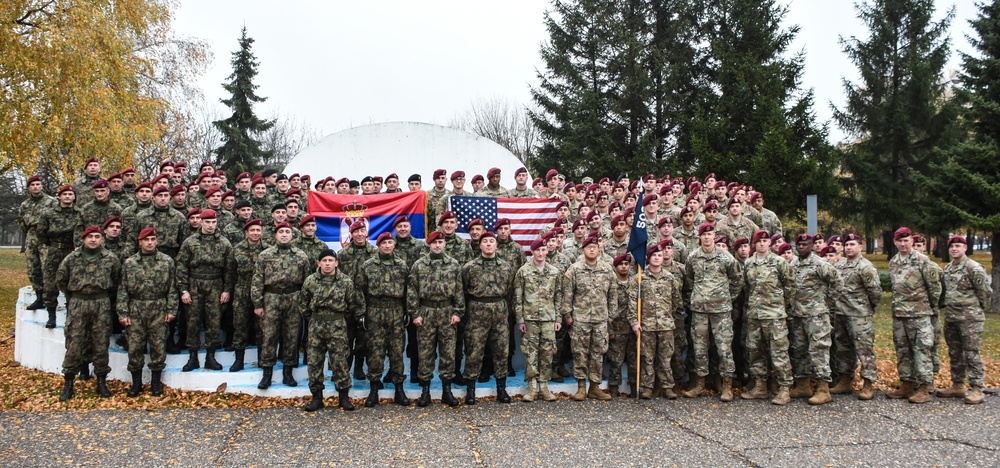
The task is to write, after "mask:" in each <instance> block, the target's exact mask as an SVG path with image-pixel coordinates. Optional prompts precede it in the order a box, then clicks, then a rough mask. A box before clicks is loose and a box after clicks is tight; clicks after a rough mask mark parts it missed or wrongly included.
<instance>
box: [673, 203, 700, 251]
mask: <svg viewBox="0 0 1000 468" xmlns="http://www.w3.org/2000/svg"><path fill="white" fill-rule="evenodd" d="M696 216H697V212H696V211H694V210H692V209H690V208H688V207H686V206H685V207H684V208H681V211H680V223H681V226H680V228H678V229H675V230H674V240H675V241H678V242H680V243H682V244H684V249H685V250H687V251H688V252H694V251H695V250H697V249H698V246H699V245H700V241H699V240H698V238H699V236H698V227H697V226H695V225H694V220H695V217H696ZM689 255H690V254H689ZM686 260H687V259H686V258H685V261H686Z"/></svg>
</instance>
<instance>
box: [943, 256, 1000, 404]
mask: <svg viewBox="0 0 1000 468" xmlns="http://www.w3.org/2000/svg"><path fill="white" fill-rule="evenodd" d="M944 284H945V288H944V291H945V292H944V301H943V302H942V304H941V306H942V308H943V309H944V319H945V324H944V339H945V342H946V343H948V360H949V361H950V362H951V381H952V382H954V383H956V384H959V385H964V384H965V378H966V376H968V378H969V386H970V387H973V388H977V387H979V388H981V387H982V386H983V380H984V379H985V377H986V371H985V369H984V368H983V356H982V355H981V354H980V352H979V349H980V347H982V336H983V323H984V322H985V320H986V316H985V315H984V312H985V311H987V310H990V305H991V302H990V301H991V299H992V294H993V292H992V288H991V285H990V277H989V276H988V275H987V274H986V270H985V269H984V268H983V266H982V265H980V264H979V263H978V262H976V261H974V260H972V259H971V258H969V257H963V258H962V260H961V261H959V262H956V261H954V260H952V261H951V263H949V264H948V266H946V267H945V269H944Z"/></svg>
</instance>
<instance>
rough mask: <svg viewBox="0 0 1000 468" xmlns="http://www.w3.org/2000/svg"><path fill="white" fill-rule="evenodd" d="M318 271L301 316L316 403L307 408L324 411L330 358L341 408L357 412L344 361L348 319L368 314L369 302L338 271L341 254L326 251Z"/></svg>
mask: <svg viewBox="0 0 1000 468" xmlns="http://www.w3.org/2000/svg"><path fill="white" fill-rule="evenodd" d="M318 256H319V261H318V262H317V265H318V267H319V268H318V271H317V272H315V273H313V274H312V275H310V276H309V277H308V278H306V280H305V282H304V283H303V284H302V294H301V297H300V300H299V315H301V316H302V318H303V319H305V320H307V321H308V323H309V333H308V335H309V345H308V347H309V349H308V352H307V353H306V355H307V356H308V359H309V363H308V365H309V391H310V392H311V393H312V400H311V401H310V402H309V404H308V405H306V406H305V408H303V409H304V410H306V411H316V410H318V409H320V408H322V407H323V387H324V384H323V380H324V369H323V363H324V362H325V361H326V359H327V357H329V359H330V366H331V367H333V382H334V385H335V386H336V388H337V395H338V396H339V398H340V404H339V406H340V407H341V408H343V409H344V410H346V411H353V410H354V404H353V403H352V402H351V397H350V395H349V394H348V393H349V392H350V391H351V374H350V369H349V368H348V367H347V362H346V361H344V359H343V357H344V356H346V355H348V354H349V353H350V349H348V347H347V319H346V317H347V316H348V315H358V316H359V318H362V317H364V314H365V299H364V297H363V296H362V295H361V294H360V293H359V292H358V289H357V288H355V287H354V283H353V282H352V281H351V279H350V278H348V277H347V275H345V274H344V273H343V272H341V271H338V270H337V265H338V262H337V254H335V253H334V252H333V250H330V249H326V250H323V251H321V252H320V253H319V255H318Z"/></svg>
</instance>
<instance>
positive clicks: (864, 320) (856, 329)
mask: <svg viewBox="0 0 1000 468" xmlns="http://www.w3.org/2000/svg"><path fill="white" fill-rule="evenodd" d="M843 240H844V256H845V258H844V259H843V260H842V261H841V262H839V263H838V264H837V265H836V268H837V272H838V274H839V275H840V280H841V281H843V283H844V287H843V288H842V289H841V290H840V294H839V295H837V297H836V298H835V301H836V304H837V310H836V313H837V319H836V320H834V328H833V340H834V342H835V343H836V344H837V346H836V352H835V353H834V355H833V371H834V372H835V373H836V374H837V376H838V378H839V379H840V380H838V381H837V384H836V385H834V386H833V388H831V389H830V393H850V392H852V391H853V389H854V372H855V369H856V368H857V363H858V361H859V360H860V361H861V378H862V379H864V385H863V386H862V388H861V393H859V394H858V399H859V400H871V399H872V398H873V397H874V396H875V389H874V388H872V385H873V384H874V383H875V380H876V379H877V378H878V368H877V367H876V365H875V324H874V323H873V322H872V316H873V315H874V314H875V307H876V306H878V303H879V301H880V300H882V284H881V283H880V282H879V278H878V270H876V269H875V266H874V265H872V263H871V262H870V261H868V259H866V258H865V257H863V256H862V255H861V250H862V249H864V244H863V243H862V242H861V236H859V235H857V234H847V235H845V236H844V237H843Z"/></svg>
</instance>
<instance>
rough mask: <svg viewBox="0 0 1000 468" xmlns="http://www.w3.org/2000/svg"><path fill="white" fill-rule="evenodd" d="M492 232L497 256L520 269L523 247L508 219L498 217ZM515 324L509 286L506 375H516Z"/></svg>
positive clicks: (523, 261) (513, 267) (515, 270)
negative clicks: (513, 234) (495, 242)
mask: <svg viewBox="0 0 1000 468" xmlns="http://www.w3.org/2000/svg"><path fill="white" fill-rule="evenodd" d="M493 233H494V234H496V236H497V257H498V258H500V259H502V260H504V261H505V262H507V263H508V264H510V268H511V270H512V271H514V272H515V273H516V272H517V271H518V270H520V269H521V266H523V265H524V263H525V255H524V247H521V244H518V243H517V242H515V241H514V238H513V237H511V235H510V219H507V218H500V219H498V220H497V222H496V223H494V224H493ZM516 326H517V316H516V315H515V313H514V289H513V288H511V290H510V295H509V296H508V297H507V348H508V349H509V350H510V351H509V352H508V353H507V377H513V376H515V375H517V374H516V373H515V372H514V363H513V359H514V353H515V348H516V343H515V340H514V327H516Z"/></svg>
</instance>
